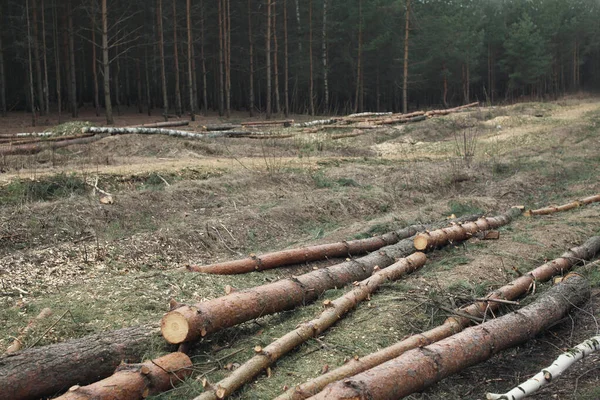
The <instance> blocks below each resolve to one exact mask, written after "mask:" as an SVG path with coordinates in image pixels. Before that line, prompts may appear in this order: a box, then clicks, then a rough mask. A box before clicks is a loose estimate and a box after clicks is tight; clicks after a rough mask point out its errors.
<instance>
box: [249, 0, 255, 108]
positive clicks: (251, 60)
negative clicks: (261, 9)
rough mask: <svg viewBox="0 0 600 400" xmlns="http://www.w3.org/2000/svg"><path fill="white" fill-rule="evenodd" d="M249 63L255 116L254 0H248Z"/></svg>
mask: <svg viewBox="0 0 600 400" xmlns="http://www.w3.org/2000/svg"><path fill="white" fill-rule="evenodd" d="M248 63H249V64H250V80H249V82H248V84H249V93H248V112H249V114H250V116H251V117H252V116H254V38H253V37H252V0H248Z"/></svg>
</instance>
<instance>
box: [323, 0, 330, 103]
mask: <svg viewBox="0 0 600 400" xmlns="http://www.w3.org/2000/svg"><path fill="white" fill-rule="evenodd" d="M322 50H323V54H322V57H323V91H324V92H325V106H324V109H325V113H326V114H327V113H329V80H328V74H329V71H328V69H327V0H323V43H322Z"/></svg>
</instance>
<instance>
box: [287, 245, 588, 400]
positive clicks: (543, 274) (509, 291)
mask: <svg viewBox="0 0 600 400" xmlns="http://www.w3.org/2000/svg"><path fill="white" fill-rule="evenodd" d="M599 252H600V237H598V236H596V237H592V238H590V239H588V240H587V241H586V242H585V243H584V244H583V245H581V246H579V247H575V248H572V249H570V250H568V251H567V252H565V253H564V254H563V255H562V256H561V257H559V258H557V259H555V260H552V261H550V262H547V263H545V264H543V265H541V266H539V267H537V268H535V269H534V270H532V271H530V272H529V273H528V274H526V275H524V276H521V277H519V278H517V279H515V280H513V281H512V282H510V283H508V284H506V285H504V286H502V287H501V288H499V289H497V290H495V291H493V292H491V293H489V294H488V295H487V296H486V297H485V298H484V300H482V301H477V302H475V303H472V304H470V305H468V306H465V307H462V308H460V309H459V310H457V311H458V312H460V314H461V316H458V315H456V316H453V317H449V318H448V319H446V321H444V323H443V324H442V325H440V326H437V327H435V328H433V329H430V330H428V331H426V332H423V333H420V334H417V335H413V336H410V337H408V338H406V339H404V340H402V341H400V342H398V343H395V344H393V345H392V346H389V347H386V348H384V349H381V350H379V351H377V352H375V353H371V354H368V355H366V356H364V357H362V358H359V359H353V360H350V361H349V362H348V363H346V364H344V365H342V366H341V367H339V368H336V369H333V370H331V371H329V372H327V373H326V374H323V375H320V376H318V377H316V378H314V379H312V380H310V381H308V382H305V383H302V384H300V385H298V386H296V387H295V388H292V389H290V390H288V391H287V392H286V393H284V394H283V395H281V396H279V397H277V399H276V400H300V399H306V398H308V397H310V396H313V395H315V394H317V393H319V392H320V391H321V390H323V389H324V388H325V386H327V385H328V384H330V383H333V382H336V381H339V380H341V379H344V378H347V377H349V376H353V375H356V374H359V373H361V372H363V371H366V370H368V369H370V368H373V367H375V366H377V365H380V364H383V363H384V362H386V361H389V360H391V359H393V358H396V357H399V356H400V355H402V354H404V353H405V352H407V351H409V350H412V349H416V348H417V347H423V346H427V345H429V344H432V343H435V342H437V341H439V340H442V339H445V338H447V337H449V336H451V335H454V334H456V333H458V332H460V331H462V330H463V329H464V328H466V327H468V326H469V325H470V324H471V319H469V318H467V317H466V316H472V317H476V318H481V319H484V318H488V317H490V316H492V317H493V312H495V311H496V310H497V309H498V308H499V305H500V304H501V303H500V302H498V301H494V300H515V299H518V298H519V297H521V296H524V295H526V294H527V293H528V292H529V291H530V290H531V289H532V288H533V287H534V284H535V282H545V281H548V280H549V279H550V278H552V277H553V276H556V275H562V274H564V273H565V272H568V271H569V270H570V269H571V267H572V266H574V265H576V264H578V263H580V262H582V261H584V260H591V259H592V258H594V257H595V255H596V254H598V253H599Z"/></svg>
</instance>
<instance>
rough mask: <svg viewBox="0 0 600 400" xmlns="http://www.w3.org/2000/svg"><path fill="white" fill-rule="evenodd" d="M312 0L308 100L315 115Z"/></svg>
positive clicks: (310, 2) (310, 3)
mask: <svg viewBox="0 0 600 400" xmlns="http://www.w3.org/2000/svg"><path fill="white" fill-rule="evenodd" d="M312 9H313V7H312V0H309V1H308V64H309V77H308V79H309V87H308V101H309V102H310V115H315V94H314V87H315V79H314V74H313V40H312V37H313V29H312Z"/></svg>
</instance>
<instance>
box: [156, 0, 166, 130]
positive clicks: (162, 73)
mask: <svg viewBox="0 0 600 400" xmlns="http://www.w3.org/2000/svg"><path fill="white" fill-rule="evenodd" d="M156 20H157V22H158V24H157V29H158V51H159V53H160V78H161V81H162V94H163V117H164V118H165V121H167V120H168V119H169V116H168V115H169V96H168V92H167V72H166V67H165V41H164V34H163V14H162V0H157V7H156Z"/></svg>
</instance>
